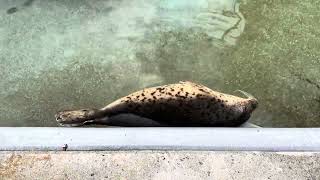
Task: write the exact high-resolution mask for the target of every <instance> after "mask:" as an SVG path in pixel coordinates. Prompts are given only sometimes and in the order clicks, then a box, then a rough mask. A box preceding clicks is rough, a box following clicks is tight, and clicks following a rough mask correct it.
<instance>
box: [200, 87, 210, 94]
mask: <svg viewBox="0 0 320 180" xmlns="http://www.w3.org/2000/svg"><path fill="white" fill-rule="evenodd" d="M199 91H201V92H204V93H208V92H207V91H205V90H204V89H201V88H200V89H199Z"/></svg>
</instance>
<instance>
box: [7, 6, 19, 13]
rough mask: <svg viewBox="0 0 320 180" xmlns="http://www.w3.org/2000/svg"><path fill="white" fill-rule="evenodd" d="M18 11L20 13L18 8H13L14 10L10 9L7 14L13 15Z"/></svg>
mask: <svg viewBox="0 0 320 180" xmlns="http://www.w3.org/2000/svg"><path fill="white" fill-rule="evenodd" d="M17 11H18V8H16V7H12V8H10V9H8V10H7V14H13V13H15V12H17Z"/></svg>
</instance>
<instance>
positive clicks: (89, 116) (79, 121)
mask: <svg viewBox="0 0 320 180" xmlns="http://www.w3.org/2000/svg"><path fill="white" fill-rule="evenodd" d="M96 114H97V110H95V109H81V110H65V111H60V112H58V113H57V114H56V115H55V118H56V121H57V122H58V123H59V124H60V125H63V126H82V125H84V124H85V123H87V122H90V121H92V120H93V119H95V116H96Z"/></svg>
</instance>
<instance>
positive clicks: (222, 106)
mask: <svg viewBox="0 0 320 180" xmlns="http://www.w3.org/2000/svg"><path fill="white" fill-rule="evenodd" d="M257 105H258V102H257V100H256V99H255V98H252V97H250V98H241V97H237V96H233V95H229V94H224V93H220V92H217V91H213V90H212V89H210V88H208V87H205V86H204V85H201V84H196V83H193V82H189V81H181V82H179V83H176V84H169V85H164V86H158V87H151V88H146V89H143V90H140V91H137V92H134V93H132V94H130V95H128V96H125V97H122V98H120V99H118V100H116V101H114V102H112V103H111V104H109V105H107V106H106V107H104V108H102V109H100V110H87V111H88V112H90V117H89V116H88V117H87V118H83V117H84V116H85V115H83V114H81V117H82V118H81V119H80V120H78V122H77V121H75V120H74V119H76V117H75V116H72V117H71V116H70V115H69V116H68V115H66V114H77V113H78V111H63V112H60V113H58V114H57V115H56V119H57V121H58V122H59V123H61V124H64V125H65V124H76V123H78V124H79V125H83V124H85V123H88V122H92V123H97V124H106V125H118V124H117V123H118V121H113V120H112V117H115V116H118V115H121V114H131V115H134V116H137V117H141V118H144V120H145V119H149V121H150V122H151V121H152V123H151V124H152V125H150V126H223V127H233V126H240V125H241V124H243V123H244V122H246V121H247V120H248V119H249V117H250V115H251V113H252V112H253V110H254V109H255V108H256V107H257ZM92 111H93V112H92ZM70 112H71V113H70ZM78 114H79V113H78ZM92 115H93V116H92ZM122 121H125V122H122V123H119V124H124V126H144V124H141V123H140V124H139V123H137V122H138V121H139V120H132V121H131V120H130V119H127V120H122ZM146 121H148V120H146ZM143 122H145V121H143ZM137 124H139V125H137ZM146 126H149V125H146Z"/></svg>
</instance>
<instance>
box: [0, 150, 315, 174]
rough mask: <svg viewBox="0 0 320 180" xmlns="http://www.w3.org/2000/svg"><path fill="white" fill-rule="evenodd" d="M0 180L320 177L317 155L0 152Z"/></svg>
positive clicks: (167, 152)
mask: <svg viewBox="0 0 320 180" xmlns="http://www.w3.org/2000/svg"><path fill="white" fill-rule="evenodd" d="M0 162H1V166H0V179H1V180H6V179H24V180H29V179H32V180H34V179H53V180H58V179H59V180H62V179H72V180H73V179H99V180H100V179H130V180H131V179H154V180H158V179H165V180H168V179H169V180H170V179H172V180H174V179H186V180H193V179H194V180H199V179H219V180H224V179H228V180H229V179H241V180H243V179H244V180H245V179H271V180H273V179H274V180H279V179H281V180H286V179H288V180H289V179H299V180H304V179H305V180H307V179H309V180H311V179H320V163H319V162H320V154H319V153H306V152H304V153H301V152H299V153H297V152H294V153H275V152H268V153H267V152H210V151H174V152H173V151H125V152H123V151H120V152H115V151H113V152H111V151H100V152H92V151H91V152H86V151H82V152H79V151H78V152H61V151H59V152H54V151H51V152H21V151H19V152H12V151H7V152H6V151H2V152H0Z"/></svg>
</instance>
